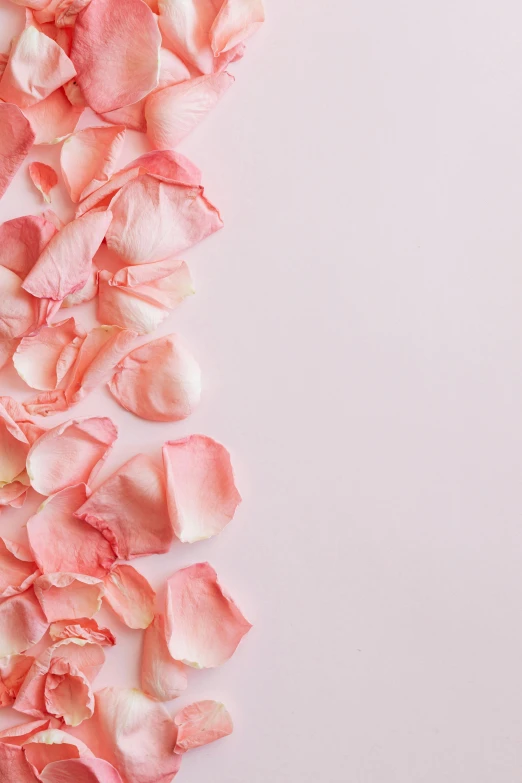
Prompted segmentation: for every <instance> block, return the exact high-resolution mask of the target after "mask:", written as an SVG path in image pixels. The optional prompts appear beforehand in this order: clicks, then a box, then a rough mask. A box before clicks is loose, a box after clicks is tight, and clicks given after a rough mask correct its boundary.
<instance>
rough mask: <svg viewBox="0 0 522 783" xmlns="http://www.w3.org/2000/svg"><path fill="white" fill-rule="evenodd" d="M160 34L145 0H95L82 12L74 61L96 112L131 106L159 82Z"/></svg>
mask: <svg viewBox="0 0 522 783" xmlns="http://www.w3.org/2000/svg"><path fill="white" fill-rule="evenodd" d="M160 46H161V35H160V32H159V29H158V24H157V22H156V18H155V16H154V14H153V13H152V11H151V10H150V8H149V7H148V6H147V5H146V4H145V3H143V2H141V0H126V2H125V3H114V2H113V1H112V0H91V2H90V3H89V5H88V6H87V7H86V8H84V9H83V11H81V12H80V14H78V16H77V19H76V25H75V28H74V39H73V47H72V51H71V59H72V61H73V63H74V65H75V66H76V70H77V72H78V84H79V85H80V87H81V90H82V92H83V94H84V95H85V98H86V100H87V102H88V104H89V106H90V107H91V108H92V109H94V111H95V112H97V113H99V114H103V113H104V112H108V111H112V110H113V109H118V108H120V107H121V106H128V105H129V104H131V103H136V101H139V100H140V99H141V98H144V97H145V95H147V94H148V93H149V92H150V91H151V90H153V89H154V88H155V87H156V86H157V84H158V70H159V49H160Z"/></svg>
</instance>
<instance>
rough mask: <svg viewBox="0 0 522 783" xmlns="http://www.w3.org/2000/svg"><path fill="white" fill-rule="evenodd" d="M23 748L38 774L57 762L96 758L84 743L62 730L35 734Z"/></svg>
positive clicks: (48, 730)
mask: <svg viewBox="0 0 522 783" xmlns="http://www.w3.org/2000/svg"><path fill="white" fill-rule="evenodd" d="M23 748H24V753H25V757H26V759H27V760H28V761H29V763H30V764H31V765H32V766H33V767H34V769H35V770H36V771H37V772H38V774H41V773H42V772H43V770H44V769H45V768H46V767H47V765H48V764H53V763H54V762H56V761H64V760H65V759H79V758H85V759H89V758H93V756H94V754H93V753H92V751H91V750H89V748H88V747H87V745H86V744H85V743H84V742H82V741H81V740H79V739H77V738H76V737H73V736H72V735H71V734H67V733H66V732H65V731H60V729H46V730H45V731H39V732H37V733H36V734H33V736H32V737H30V738H29V739H28V740H27V742H26V743H25V744H24V746H23Z"/></svg>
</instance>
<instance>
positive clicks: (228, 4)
mask: <svg viewBox="0 0 522 783" xmlns="http://www.w3.org/2000/svg"><path fill="white" fill-rule="evenodd" d="M264 21H265V9H264V7H263V0H225V1H224V3H223V5H222V6H221V9H220V11H219V14H218V15H217V17H216V19H215V21H214V24H213V25H212V29H211V31H210V44H211V46H212V51H213V52H214V55H215V56H216V57H218V56H219V55H220V54H222V53H223V52H227V51H229V50H230V49H232V48H233V47H234V46H237V45H238V44H240V43H242V42H243V41H245V40H246V39H247V38H249V37H250V36H251V35H252V34H253V33H255V32H256V31H257V30H258V29H259V28H260V27H261V25H262V24H263V22H264Z"/></svg>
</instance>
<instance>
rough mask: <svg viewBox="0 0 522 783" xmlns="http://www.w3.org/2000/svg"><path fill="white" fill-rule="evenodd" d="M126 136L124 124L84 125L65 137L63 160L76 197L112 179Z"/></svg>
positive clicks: (74, 199)
mask: <svg viewBox="0 0 522 783" xmlns="http://www.w3.org/2000/svg"><path fill="white" fill-rule="evenodd" d="M124 140H125V128H124V127H122V126H113V127H111V126H109V127H107V126H101V127H94V128H84V129H83V130H80V131H77V132H76V133H74V134H73V135H72V136H70V137H69V138H68V139H66V140H65V142H64V144H63V147H62V152H61V157H60V164H61V168H62V174H63V178H64V181H65V185H66V187H67V190H68V191H69V195H70V197H71V200H72V201H74V202H78V201H81V200H82V199H84V198H87V196H89V195H90V194H91V193H93V192H94V191H95V190H98V188H99V187H101V185H103V184H104V183H106V182H107V181H108V180H109V179H110V177H111V176H112V175H113V174H114V170H115V168H116V161H117V159H118V155H119V153H120V152H121V148H122V145H123V142H124Z"/></svg>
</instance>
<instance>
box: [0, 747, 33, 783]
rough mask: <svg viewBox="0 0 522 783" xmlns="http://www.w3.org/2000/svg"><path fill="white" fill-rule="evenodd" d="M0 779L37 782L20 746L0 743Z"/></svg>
mask: <svg viewBox="0 0 522 783" xmlns="http://www.w3.org/2000/svg"><path fill="white" fill-rule="evenodd" d="M0 780H1V781H5V783H38V779H37V777H36V775H35V774H34V772H33V768H32V767H31V765H30V764H29V762H28V761H27V759H26V758H25V754H24V752H23V750H22V748H19V747H17V746H16V745H6V744H4V743H0Z"/></svg>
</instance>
